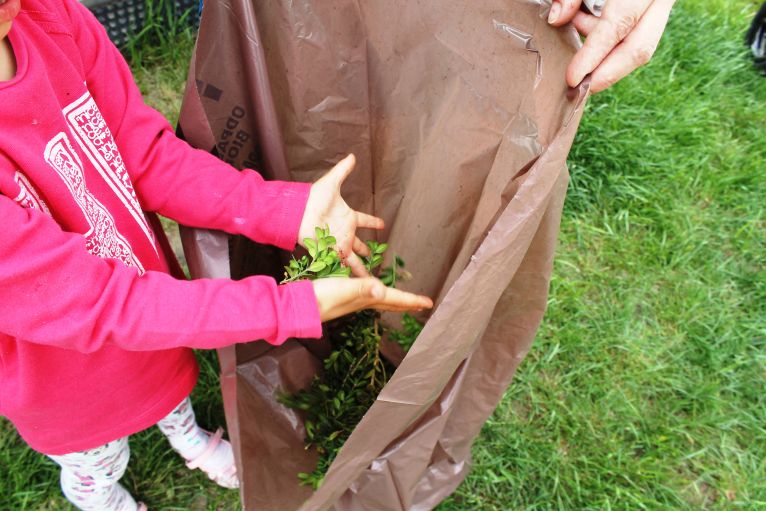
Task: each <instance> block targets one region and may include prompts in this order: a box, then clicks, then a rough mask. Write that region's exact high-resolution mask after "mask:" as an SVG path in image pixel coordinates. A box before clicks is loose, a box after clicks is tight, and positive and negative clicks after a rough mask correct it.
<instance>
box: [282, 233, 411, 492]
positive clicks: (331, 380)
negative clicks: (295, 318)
mask: <svg viewBox="0 0 766 511" xmlns="http://www.w3.org/2000/svg"><path fill="white" fill-rule="evenodd" d="M303 241H304V245H305V246H306V249H307V250H308V255H304V256H302V257H301V258H299V259H296V258H295V257H293V259H292V260H291V261H290V264H289V265H288V266H285V279H284V280H283V281H282V282H283V283H286V282H293V281H296V280H302V279H308V280H315V279H320V278H327V277H348V276H349V274H350V270H349V268H347V267H343V266H342V264H341V259H340V256H339V255H338V253H337V252H336V251H335V249H334V246H335V243H336V240H335V238H334V237H332V236H331V235H330V233H329V231H328V230H327V229H321V228H317V229H316V240H313V239H305V240H303ZM367 246H368V247H369V249H370V256H369V257H365V258H363V260H364V264H365V266H366V268H367V270H368V271H369V272H371V273H372V272H374V271H375V270H376V269H378V268H379V267H380V266H381V264H382V263H383V254H384V253H385V252H386V250H387V249H388V245H387V244H385V243H377V242H374V241H368V242H367ZM403 268H404V262H403V261H402V260H401V259H400V258H399V257H398V256H397V257H394V262H393V265H392V266H391V267H389V268H383V269H381V270H380V271H379V275H378V276H379V278H380V279H381V281H382V282H383V283H384V284H386V285H387V286H391V287H395V285H396V282H397V281H399V280H402V279H406V278H407V277H408V274H407V273H406V271H404V270H403ZM379 320H380V313H379V312H377V311H374V310H370V309H368V310H363V311H360V312H356V313H354V314H349V315H348V316H344V317H342V318H339V319H336V320H334V321H332V322H330V323H328V324H327V329H326V331H327V336H328V338H329V341H330V344H331V345H332V351H331V352H330V355H329V356H327V358H325V359H324V364H323V365H324V374H323V375H321V376H319V375H317V376H314V379H313V380H312V382H311V385H310V386H309V387H308V388H306V389H304V390H301V391H299V392H297V393H295V394H293V395H288V394H284V395H281V396H279V401H280V402H281V403H282V404H283V405H285V406H287V407H289V408H293V409H296V410H302V411H303V412H305V414H306V419H305V421H304V428H305V430H306V439H305V440H306V448H307V449H308V448H312V447H313V448H315V449H316V450H317V452H318V453H319V460H318V461H317V466H316V469H315V470H314V471H313V472H311V473H300V474H298V478H299V479H300V481H301V484H304V485H311V486H312V487H313V488H314V489H316V488H318V487H319V485H320V484H321V483H322V480H323V479H324V476H325V473H326V472H327V469H328V468H329V467H330V465H331V464H332V462H333V460H334V459H335V456H336V455H337V454H338V452H339V451H340V449H341V447H343V444H344V443H345V442H346V439H347V438H348V437H349V436H350V435H351V432H352V431H353V430H354V428H355V427H356V425H357V424H358V423H359V421H360V420H362V417H363V416H364V414H365V413H366V412H367V410H368V409H369V408H370V406H372V404H373V403H374V402H375V399H376V398H377V397H378V394H379V393H380V391H381V390H383V387H384V386H385V385H386V383H387V382H388V380H389V378H390V377H391V375H392V374H393V372H394V370H395V367H394V366H393V365H392V364H391V363H390V362H388V361H387V360H386V359H385V358H384V357H383V356H381V353H380V341H381V336H382V334H383V326H382V325H381V323H380V321H379ZM422 328H423V326H422V325H421V324H420V323H419V322H418V321H417V320H416V319H415V318H414V317H412V316H410V315H407V314H405V315H404V318H403V330H402V331H396V330H391V331H389V332H388V334H389V337H390V338H391V339H392V340H394V341H396V342H398V343H399V344H400V345H401V346H402V347H403V348H404V349H405V350H408V349H409V348H410V347H411V346H412V344H413V343H414V342H415V339H416V338H417V336H418V334H419V333H420V330H422Z"/></svg>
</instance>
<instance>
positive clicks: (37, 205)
mask: <svg viewBox="0 0 766 511" xmlns="http://www.w3.org/2000/svg"><path fill="white" fill-rule="evenodd" d="M13 180H14V181H16V184H17V185H19V189H20V191H19V194H18V195H17V196H16V197H14V198H13V200H15V201H16V202H18V203H19V205H20V206H21V207H22V208H31V209H39V210H40V211H42V212H43V213H47V214H48V215H50V214H51V212H50V210H49V209H48V205H47V204H46V203H45V201H44V200H43V199H42V198H41V197H40V194H39V193H37V190H35V187H34V186H32V183H30V182H29V179H27V176H25V175H24V174H22V173H21V172H19V171H18V170H17V171H16V174H14V176H13Z"/></svg>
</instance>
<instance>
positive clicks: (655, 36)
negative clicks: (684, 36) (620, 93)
mask: <svg viewBox="0 0 766 511" xmlns="http://www.w3.org/2000/svg"><path fill="white" fill-rule="evenodd" d="M672 7H673V2H672V1H666V0H658V1H655V2H654V3H653V4H652V5H651V6H650V7H649V9H648V10H647V11H646V13H645V14H644V16H643V18H641V21H640V22H639V24H638V26H636V28H635V30H633V32H631V33H630V35H628V37H626V38H625V39H624V40H623V42H622V43H621V44H620V45H619V46H617V48H615V49H614V51H612V53H610V54H609V56H608V57H607V58H606V59H604V61H603V62H602V63H601V65H600V66H598V68H596V70H595V71H594V72H593V73H591V91H592V92H600V91H602V90H604V89H606V88H608V87H611V86H612V85H614V84H615V83H616V82H618V81H619V80H621V79H623V78H624V77H625V76H627V75H628V74H630V73H631V72H632V71H633V70H634V69H636V68H638V67H641V66H643V65H644V64H646V63H648V62H649V60H651V58H652V56H653V55H654V52H655V50H656V49H657V45H658V44H659V42H660V39H661V38H662V33H663V31H664V30H665V25H667V23H668V18H669V17H670V10H671V8H672Z"/></svg>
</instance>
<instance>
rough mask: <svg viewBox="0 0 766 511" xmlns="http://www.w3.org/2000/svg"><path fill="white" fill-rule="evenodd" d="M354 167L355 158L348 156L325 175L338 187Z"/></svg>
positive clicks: (351, 155)
mask: <svg viewBox="0 0 766 511" xmlns="http://www.w3.org/2000/svg"><path fill="white" fill-rule="evenodd" d="M355 166H356V156H354V155H353V154H349V155H348V156H346V157H345V158H343V159H342V160H341V161H339V162H338V163H337V164H336V165H335V166H334V167H333V168H332V169H331V170H330V172H328V173H327V176H328V177H329V178H330V179H331V180H332V181H333V183H334V184H335V185H336V186H338V187H340V185H341V184H343V181H345V180H346V178H347V177H348V175H349V174H351V172H352V171H353V170H354V167H355Z"/></svg>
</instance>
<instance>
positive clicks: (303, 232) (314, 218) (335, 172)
mask: <svg viewBox="0 0 766 511" xmlns="http://www.w3.org/2000/svg"><path fill="white" fill-rule="evenodd" d="M355 164H356V158H354V155H353V154H350V155H348V156H347V157H346V158H344V159H343V160H341V161H340V162H339V163H338V164H337V165H336V166H335V167H333V168H332V170H330V171H329V172H328V173H327V174H325V175H324V176H322V177H321V178H319V180H317V182H315V183H314V184H313V185H312V186H311V192H310V193H309V199H308V202H307V203H306V211H305V212H304V213H303V220H301V226H300V229H299V231H298V240H300V243H303V239H304V238H314V228H315V227H325V226H326V227H329V228H330V233H331V234H332V235H333V236H334V237H335V239H336V240H338V244H337V246H336V250H337V252H338V254H339V255H340V257H341V260H342V261H343V262H344V264H346V265H348V266H349V267H350V268H351V272H352V273H353V274H354V275H356V276H358V277H366V276H368V274H367V270H366V269H365V268H364V263H362V260H361V259H359V255H362V256H367V255H369V249H368V248H367V245H366V244H365V243H364V242H363V241H362V240H360V239H359V238H358V237H357V235H356V229H357V228H360V227H361V228H368V229H382V228H383V220H381V219H380V218H377V217H374V216H371V215H366V214H364V213H359V212H358V211H354V210H353V209H351V208H350V207H349V206H348V204H346V201H344V200H343V197H341V195H340V187H341V185H342V184H343V181H345V179H346V177H348V175H349V174H350V173H351V171H352V170H354V165H355Z"/></svg>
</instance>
